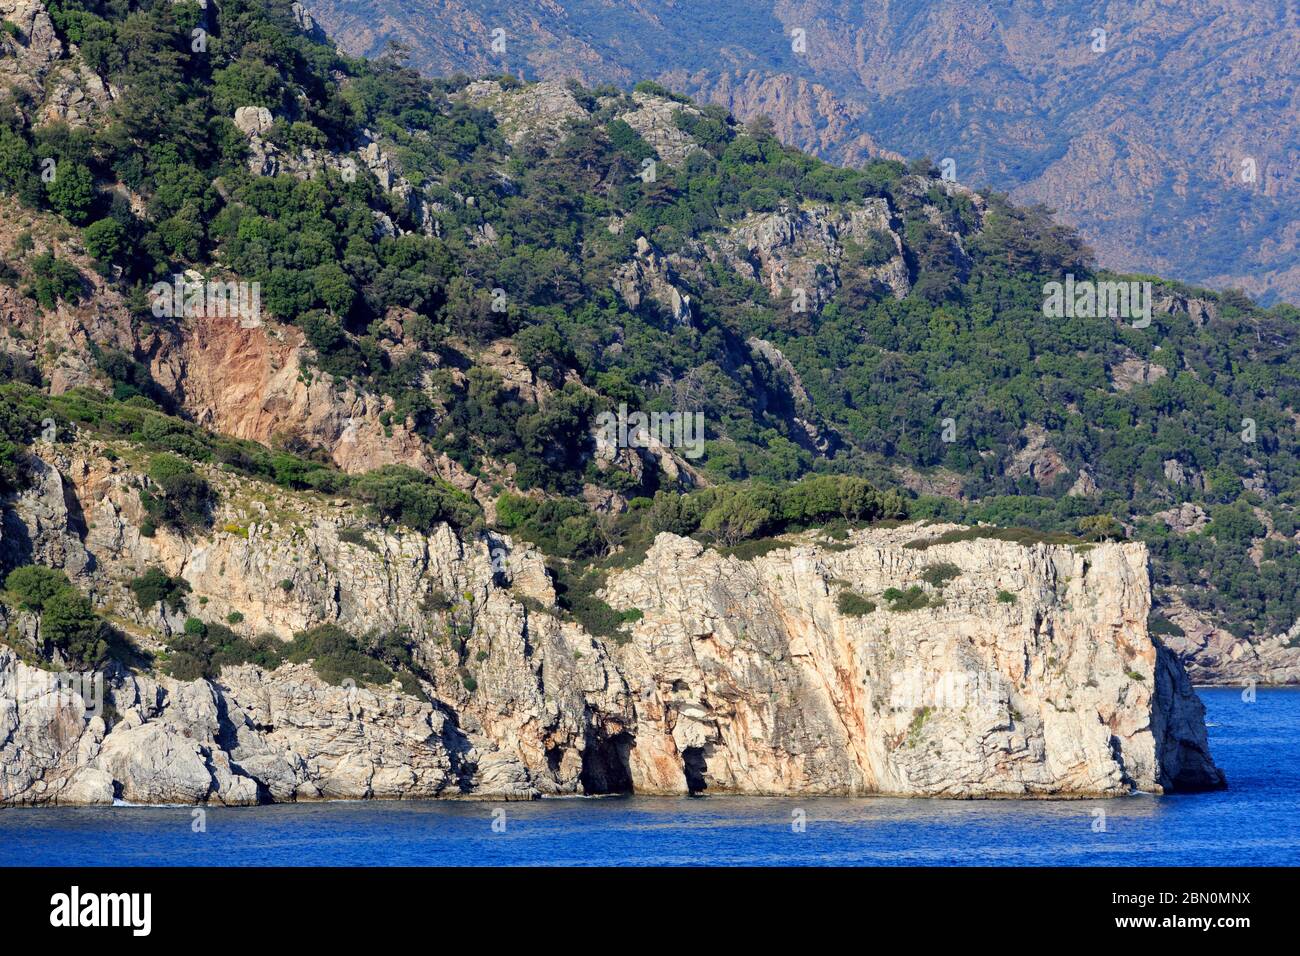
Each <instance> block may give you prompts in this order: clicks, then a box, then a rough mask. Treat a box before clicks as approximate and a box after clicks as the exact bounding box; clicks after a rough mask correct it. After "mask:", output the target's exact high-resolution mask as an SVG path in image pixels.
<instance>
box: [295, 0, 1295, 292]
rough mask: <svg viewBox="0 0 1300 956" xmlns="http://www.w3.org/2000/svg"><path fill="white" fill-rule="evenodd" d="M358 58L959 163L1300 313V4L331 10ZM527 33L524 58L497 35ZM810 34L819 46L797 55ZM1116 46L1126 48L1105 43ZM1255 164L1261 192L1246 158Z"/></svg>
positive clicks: (1096, 234)
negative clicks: (683, 102) (501, 48)
mask: <svg viewBox="0 0 1300 956" xmlns="http://www.w3.org/2000/svg"><path fill="white" fill-rule="evenodd" d="M307 6H308V8H309V9H310V10H311V12H312V14H313V15H314V16H315V17H317V18H318V19H319V20H320V22H321V23H322V24H323V25H324V26H325V27H326V28H327V29H328V30H329V31H330V32H331V33H332V34H333V35H334V36H336V37H338V39H339V41H340V42H341V43H342V45H343V47H344V48H345V49H347V50H349V51H351V52H354V53H368V54H377V53H379V52H381V51H382V50H383V49H384V48H385V47H386V45H387V44H388V43H390V42H398V43H402V44H404V45H405V46H406V47H407V48H408V49H409V50H410V53H411V59H412V62H413V63H415V64H416V65H418V66H419V67H420V68H421V69H423V70H425V71H426V72H427V73H429V74H430V75H450V74H453V73H456V72H458V71H463V72H466V73H469V74H471V75H478V74H482V73H487V72H503V71H504V72H513V73H515V74H516V75H520V74H522V75H526V76H528V77H529V78H531V79H537V78H553V79H567V78H576V79H580V80H582V81H583V82H586V83H588V84H595V83H601V82H612V83H615V84H618V85H620V86H623V87H629V86H631V85H632V84H633V83H635V82H637V81H638V80H641V79H646V78H654V79H657V80H659V81H660V82H662V83H664V84H665V85H666V86H668V87H670V88H672V89H675V90H678V91H680V92H684V93H687V94H690V95H692V96H695V97H697V98H699V99H700V100H701V101H704V100H709V101H713V102H716V103H720V104H721V105H723V106H725V107H726V108H728V109H729V110H731V111H733V112H734V113H735V114H736V115H737V116H739V117H740V118H741V119H742V120H748V119H750V118H753V117H755V116H757V115H759V114H766V115H769V116H771V117H772V118H773V119H774V120H775V121H776V125H777V131H778V135H779V136H780V137H781V139H782V141H783V142H786V143H788V144H790V145H794V146H798V147H800V148H803V149H807V150H810V151H812V152H814V153H816V154H817V155H820V156H822V157H823V158H825V159H828V160H831V161H833V162H836V163H840V164H848V165H861V164H863V163H865V162H866V161H867V160H868V159H869V158H872V157H875V156H878V155H881V154H882V149H883V150H884V154H885V155H893V153H891V152H889V151H896V152H899V153H905V154H907V155H911V156H923V155H928V156H932V157H933V158H934V159H935V160H936V161H938V160H939V159H940V158H942V157H952V158H953V159H954V160H955V161H956V166H957V173H958V176H959V178H960V179H961V180H962V181H964V182H969V183H972V184H980V185H982V184H990V185H992V186H993V187H994V188H997V189H1000V190H1004V191H1007V192H1010V193H1011V194H1012V196H1013V198H1015V199H1016V200H1017V201H1018V202H1022V203H1035V202H1042V203H1045V204H1047V205H1049V206H1051V207H1053V208H1055V209H1058V210H1060V214H1061V217H1062V219H1063V221H1065V222H1069V223H1071V224H1074V225H1075V226H1077V227H1078V228H1079V229H1080V231H1081V232H1082V234H1083V236H1084V238H1085V239H1086V240H1087V241H1088V243H1089V244H1090V245H1091V246H1092V247H1093V248H1094V249H1096V250H1097V252H1098V256H1099V258H1100V261H1101V262H1102V264H1103V265H1106V266H1108V267H1110V268H1115V269H1121V270H1138V271H1144V272H1158V273H1161V274H1164V275H1167V276H1172V277H1176V278H1179V279H1182V280H1184V281H1189V282H1195V283H1198V284H1205V285H1209V286H1211V287H1214V288H1220V289H1222V288H1227V287H1238V288H1243V289H1245V290H1246V291H1247V292H1248V293H1250V294H1251V295H1253V296H1256V297H1258V298H1260V299H1261V300H1263V301H1275V300H1277V299H1282V300H1283V301H1289V302H1292V303H1297V302H1300V266H1297V262H1300V256H1298V255H1297V253H1298V252H1300V245H1298V243H1300V233H1297V231H1296V223H1297V222H1300V207H1298V206H1297V202H1300V188H1297V187H1298V186H1300V181H1298V180H1297V178H1296V177H1297V173H1296V170H1297V168H1300V167H1298V166H1297V163H1296V149H1297V145H1296V144H1297V138H1298V135H1300V130H1298V129H1297V125H1296V124H1297V121H1296V117H1297V116H1300V103H1297V100H1296V96H1297V93H1296V84H1295V83H1294V82H1291V81H1289V80H1288V79H1287V77H1288V75H1290V74H1291V73H1293V72H1294V69H1293V64H1294V63H1295V60H1296V57H1297V54H1300V48H1297V38H1298V37H1300V23H1298V22H1297V20H1296V15H1297V14H1296V7H1295V5H1294V4H1277V3H1269V2H1266V0H1196V2H1191V3H1188V2H1185V0H1177V2H1175V0H1161V2H1156V3H1147V4H1119V5H1116V4H1111V5H1108V6H1107V7H1105V9H1104V12H1099V11H1098V10H1097V7H1096V5H1095V4H1089V3H1084V2H1079V0H1070V2H1064V3H1059V2H1058V3H1043V2H1031V3H1023V2H1017V3H1014V4H1009V3H1008V4H984V5H978V6H976V7H972V6H971V4H970V3H967V2H961V0H908V2H903V3H898V2H884V0H872V2H866V3H854V4H842V3H834V2H831V0H800V2H791V0H769V2H760V3H754V2H751V0H720V2H718V0H709V2H704V0H670V2H664V3H644V2H639V0H614V2H601V3H596V2H592V0H548V2H544V3H535V4H516V3H510V2H505V0H416V2H414V3H411V2H403V3H400V4H398V3H395V2H393V0H312V2H311V3H309V4H308V5H307ZM495 29H502V30H504V31H506V37H507V45H506V52H505V53H504V54H502V53H499V52H496V51H494V50H493V49H492V47H491V40H492V31H493V30H495ZM796 29H802V30H804V31H805V35H806V40H807V42H806V49H805V50H804V51H803V52H795V51H794V50H793V49H792V41H791V37H792V32H793V31H794V30H796ZM1099 29H1104V30H1105V31H1106V37H1105V49H1104V51H1098V50H1094V49H1093V47H1094V45H1096V44H1097V40H1098V38H1097V37H1096V36H1095V34H1094V31H1096V30H1099ZM1247 158H1250V159H1253V160H1254V171H1255V178H1254V181H1253V182H1248V181H1246V180H1245V179H1244V178H1243V167H1242V163H1243V161H1245V160H1246V159H1247Z"/></svg>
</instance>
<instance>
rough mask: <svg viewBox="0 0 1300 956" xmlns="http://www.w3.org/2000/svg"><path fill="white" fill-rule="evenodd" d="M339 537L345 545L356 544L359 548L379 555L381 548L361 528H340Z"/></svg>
mask: <svg viewBox="0 0 1300 956" xmlns="http://www.w3.org/2000/svg"><path fill="white" fill-rule="evenodd" d="M338 535H339V540H340V541H342V542H344V543H345V544H355V545H356V546H357V547H359V548H365V549H366V550H367V551H372V552H374V553H375V554H378V553H379V547H378V546H377V545H376V544H375V543H374V542H373V541H371V540H370V538H369V537H368V536H367V535H366V533H365V532H364V531H362V530H361V529H360V528H339V530H338Z"/></svg>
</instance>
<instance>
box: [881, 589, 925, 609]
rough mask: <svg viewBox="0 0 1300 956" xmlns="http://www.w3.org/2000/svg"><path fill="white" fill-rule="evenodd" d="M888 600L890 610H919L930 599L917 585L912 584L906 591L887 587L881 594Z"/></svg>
mask: <svg viewBox="0 0 1300 956" xmlns="http://www.w3.org/2000/svg"><path fill="white" fill-rule="evenodd" d="M881 596H882V597H883V598H884V599H885V600H886V601H888V602H889V609H890V610H891V611H919V610H920V609H921V608H923V607H927V606H929V604H930V599H929V598H928V597H926V594H925V592H924V591H923V590H921V588H920V587H919V586H918V585H915V584H914V585H912V586H911V587H910V588H908V589H907V590H906V591H900V590H899V589H898V588H889V589H888V590H886V591H885V592H884V594H883V595H881Z"/></svg>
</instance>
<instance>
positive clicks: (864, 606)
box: [835, 591, 876, 617]
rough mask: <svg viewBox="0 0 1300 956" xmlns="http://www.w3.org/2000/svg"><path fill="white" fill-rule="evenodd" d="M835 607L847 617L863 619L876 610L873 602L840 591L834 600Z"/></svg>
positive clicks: (851, 592)
mask: <svg viewBox="0 0 1300 956" xmlns="http://www.w3.org/2000/svg"><path fill="white" fill-rule="evenodd" d="M835 606H836V607H837V608H839V611H840V613H841V614H844V615H846V616H848V617H863V616H865V615H867V614H870V613H871V612H872V611H874V610H875V609H876V605H875V604H874V603H873V602H871V601H868V600H867V599H866V598H864V597H863V596H862V595H860V594H855V593H854V592H853V591H841V592H840V593H839V596H838V597H837V598H836V599H835Z"/></svg>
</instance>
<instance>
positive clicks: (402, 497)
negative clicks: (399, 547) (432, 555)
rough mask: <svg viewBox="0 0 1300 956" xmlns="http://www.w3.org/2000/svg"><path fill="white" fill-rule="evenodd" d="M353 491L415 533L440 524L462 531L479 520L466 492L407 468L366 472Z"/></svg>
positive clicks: (476, 509)
mask: <svg viewBox="0 0 1300 956" xmlns="http://www.w3.org/2000/svg"><path fill="white" fill-rule="evenodd" d="M352 488H353V490H354V491H355V493H356V494H357V496H358V497H360V498H361V499H362V500H363V501H366V502H368V503H369V504H370V505H371V506H372V507H373V508H374V509H375V511H376V512H377V513H379V514H380V515H382V516H383V517H385V518H389V519H391V520H393V521H396V522H398V523H399V524H404V525H406V526H407V527H408V528H414V529H415V530H417V531H429V530H431V529H432V528H433V527H434V526H435V525H436V524H438V523H439V522H443V521H445V522H446V523H447V524H449V525H451V526H452V527H453V528H457V529H463V528H467V527H469V525H471V524H472V523H473V522H474V521H475V519H477V518H479V517H480V511H479V507H478V505H477V504H475V502H474V499H473V498H471V497H470V496H469V495H467V494H465V492H463V491H460V490H459V489H456V488H453V487H452V486H451V485H449V484H447V483H446V482H445V481H441V480H440V479H437V478H433V477H431V476H430V475H426V474H424V473H423V472H421V471H416V470H415V469H414V468H411V467H408V466H406V465H386V466H384V467H383V468H379V469H376V470H375V471H371V472H367V473H366V474H364V475H362V476H360V477H359V478H356V479H355V480H354V481H353V482H352Z"/></svg>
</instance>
